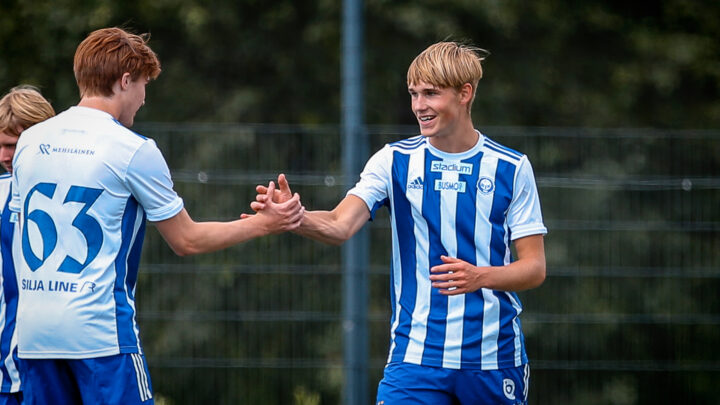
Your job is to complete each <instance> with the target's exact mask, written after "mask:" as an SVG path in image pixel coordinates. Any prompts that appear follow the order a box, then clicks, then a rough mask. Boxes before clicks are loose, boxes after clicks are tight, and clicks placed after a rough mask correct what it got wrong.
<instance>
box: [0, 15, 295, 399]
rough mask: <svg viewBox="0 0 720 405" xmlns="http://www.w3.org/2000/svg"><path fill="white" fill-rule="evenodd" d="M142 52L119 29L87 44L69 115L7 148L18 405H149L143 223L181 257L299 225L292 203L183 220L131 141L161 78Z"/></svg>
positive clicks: (139, 145)
mask: <svg viewBox="0 0 720 405" xmlns="http://www.w3.org/2000/svg"><path fill="white" fill-rule="evenodd" d="M146 42H147V36H145V35H135V34H132V33H129V32H127V31H125V30H122V29H119V28H105V29H100V30H97V31H94V32H92V33H90V34H89V35H88V37H87V38H86V39H85V40H83V41H82V43H80V45H79V46H78V48H77V51H76V53H75V59H74V71H75V78H76V80H77V84H78V87H79V89H80V97H81V99H80V103H79V104H78V105H77V106H75V107H71V108H70V109H68V110H67V111H64V112H62V113H60V114H58V115H57V116H56V117H54V118H51V119H49V120H47V121H45V122H43V123H40V124H37V125H35V126H33V127H31V128H30V129H28V130H26V131H25V132H24V133H23V136H22V137H21V138H20V141H19V142H18V145H17V150H16V152H15V160H14V162H13V167H14V172H13V200H12V203H11V208H12V209H14V210H17V211H19V212H20V223H21V229H22V235H21V237H22V254H21V257H19V258H17V257H16V264H17V266H18V278H19V283H20V305H19V309H18V322H17V327H18V336H19V341H18V348H19V356H20V358H21V359H22V360H23V364H24V369H25V373H24V380H23V381H24V384H25V392H26V394H25V400H26V402H27V403H28V404H79V403H84V404H150V403H153V399H152V398H153V396H152V388H151V384H150V378H149V376H148V372H147V364H146V360H145V356H144V354H143V349H142V345H141V343H140V335H139V330H138V324H137V322H136V321H135V318H136V316H135V314H136V311H135V284H136V281H137V276H138V263H139V260H140V252H141V248H142V243H143V239H144V234H145V222H146V219H147V220H149V221H152V222H154V223H155V226H156V228H157V229H158V231H159V232H160V234H162V236H163V237H164V238H165V240H166V241H167V243H168V244H169V245H170V247H171V248H172V249H173V250H174V251H175V252H176V253H177V254H178V255H190V254H196V253H203V252H210V251H214V250H218V249H222V248H225V247H228V246H231V245H234V244H237V243H240V242H243V241H247V240H249V239H251V238H255V237H258V236H262V235H267V234H270V233H276V232H281V231H288V230H293V229H295V228H296V227H297V226H298V225H299V223H300V221H301V219H302V214H303V208H302V206H301V205H300V202H299V196H294V197H293V198H290V199H288V200H287V201H286V202H284V203H281V204H271V206H269V207H268V208H269V209H268V210H267V211H263V214H266V215H256V216H254V217H252V218H249V219H238V220H236V221H232V222H195V221H193V220H192V219H191V217H190V216H189V214H188V213H187V211H186V210H185V209H184V208H183V201H182V199H181V198H180V197H179V196H178V195H177V194H176V193H175V191H174V190H173V183H172V181H171V178H170V172H169V170H168V166H167V164H166V162H165V159H164V158H163V156H162V154H161V153H160V150H158V148H157V146H156V144H155V142H153V141H152V140H151V139H148V138H146V137H144V136H142V135H139V134H137V133H134V132H132V131H130V130H129V129H128V128H129V127H130V126H131V125H132V124H133V121H134V117H135V113H136V112H137V111H138V109H139V108H140V107H141V106H142V105H143V104H144V103H145V86H146V85H147V84H148V83H149V82H150V81H151V80H153V79H155V78H157V77H158V75H159V74H160V63H159V61H158V58H157V57H156V55H155V53H154V52H153V51H152V49H150V48H149V47H148V45H147V43H146ZM274 187H275V186H274V184H273V183H271V184H269V189H274ZM18 259H21V260H18Z"/></svg>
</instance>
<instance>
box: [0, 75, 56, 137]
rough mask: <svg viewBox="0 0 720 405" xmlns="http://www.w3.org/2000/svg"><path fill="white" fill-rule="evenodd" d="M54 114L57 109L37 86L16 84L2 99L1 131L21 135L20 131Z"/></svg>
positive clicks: (0, 102)
mask: <svg viewBox="0 0 720 405" xmlns="http://www.w3.org/2000/svg"><path fill="white" fill-rule="evenodd" d="M54 115H55V110H53V108H52V106H51V105H50V103H49V102H48V101H47V100H46V99H45V97H43V96H42V95H41V94H40V91H39V90H38V89H37V88H35V87H33V86H28V85H21V86H16V87H13V88H12V89H10V91H9V92H8V93H7V94H6V95H5V96H4V97H3V98H2V99H0V132H5V133H8V134H10V135H13V136H20V132H22V131H24V130H26V129H28V128H29V127H31V126H33V125H35V124H37V123H38V122H42V121H45V120H46V119H48V118H50V117H52V116H54ZM18 128H21V130H20V131H18Z"/></svg>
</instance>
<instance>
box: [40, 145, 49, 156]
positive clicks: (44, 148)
mask: <svg viewBox="0 0 720 405" xmlns="http://www.w3.org/2000/svg"><path fill="white" fill-rule="evenodd" d="M38 147H39V148H40V154H43V155H49V154H50V144H49V143H41V144H40V145H38Z"/></svg>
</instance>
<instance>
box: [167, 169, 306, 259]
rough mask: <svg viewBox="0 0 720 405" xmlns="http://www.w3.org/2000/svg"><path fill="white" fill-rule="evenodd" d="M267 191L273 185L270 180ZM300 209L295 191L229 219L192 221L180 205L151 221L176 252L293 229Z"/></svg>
mask: <svg viewBox="0 0 720 405" xmlns="http://www.w3.org/2000/svg"><path fill="white" fill-rule="evenodd" d="M267 190H268V193H271V194H272V193H273V192H274V190H275V186H274V184H273V183H270V186H269V187H268V188H267ZM303 212H304V209H303V207H302V205H301V204H300V197H299V196H298V195H297V194H296V195H295V196H293V197H292V198H291V199H289V200H287V201H286V202H284V203H274V202H272V201H271V202H270V203H268V204H266V208H265V210H264V211H263V212H262V213H259V214H258V215H253V216H251V217H248V218H244V219H238V220H235V221H230V222H195V221H193V219H192V218H190V215H189V214H188V212H187V211H186V210H185V209H183V210H182V211H180V212H179V213H178V214H177V215H175V216H174V217H172V218H169V219H166V220H164V221H159V222H156V223H155V226H156V227H157V229H158V231H160V234H161V235H162V236H163V238H165V241H166V242H167V244H168V245H170V248H172V250H173V251H174V252H175V253H176V254H177V255H179V256H186V255H193V254H198V253H207V252H213V251H216V250H220V249H224V248H227V247H230V246H232V245H235V244H238V243H242V242H246V241H248V240H250V239H254V238H257V237H259V236H265V235H268V234H272V233H279V232H284V231H291V230H294V229H296V228H297V227H298V226H299V225H300V221H302V217H303Z"/></svg>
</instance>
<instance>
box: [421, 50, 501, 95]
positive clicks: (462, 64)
mask: <svg viewBox="0 0 720 405" xmlns="http://www.w3.org/2000/svg"><path fill="white" fill-rule="evenodd" d="M489 54H490V53H489V52H488V51H486V50H484V49H481V48H476V47H474V46H470V45H463V44H460V43H457V42H438V43H436V44H433V45H430V46H429V47H428V48H427V49H425V50H424V51H422V53H420V55H418V56H417V57H416V58H415V60H413V62H412V63H411V64H410V67H409V68H408V72H407V85H408V86H414V85H417V84H419V83H428V84H431V85H433V86H437V87H441V88H454V89H455V90H460V88H461V87H462V86H463V85H464V84H465V83H470V84H471V85H472V88H473V98H472V100H471V102H470V105H472V101H473V100H475V92H476V90H477V84H478V82H479V81H480V79H481V78H482V75H483V71H482V63H481V62H482V61H483V60H484V59H485V58H486V57H487V56H488V55H489Z"/></svg>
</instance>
